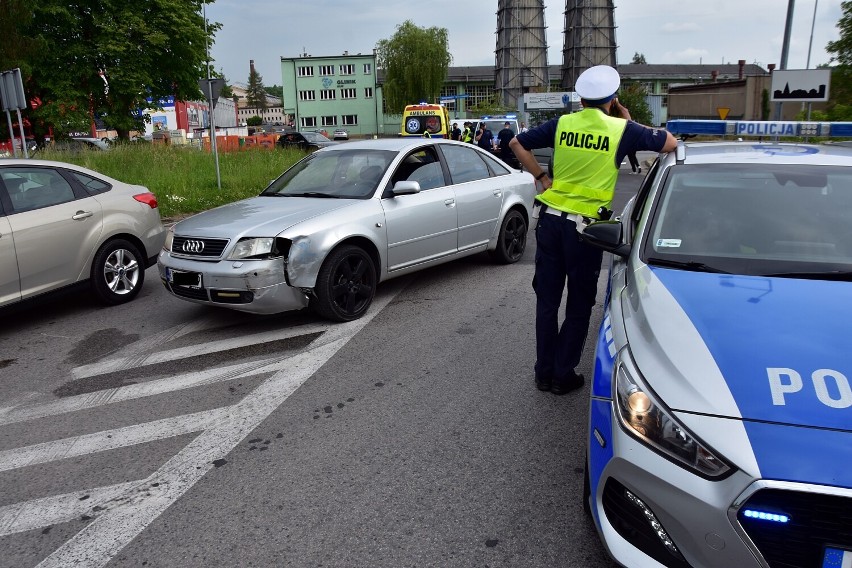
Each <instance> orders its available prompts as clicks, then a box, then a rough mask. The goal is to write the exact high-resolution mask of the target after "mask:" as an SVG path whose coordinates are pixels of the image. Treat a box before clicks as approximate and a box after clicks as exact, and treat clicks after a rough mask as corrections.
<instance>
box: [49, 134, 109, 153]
mask: <svg viewBox="0 0 852 568" xmlns="http://www.w3.org/2000/svg"><path fill="white" fill-rule="evenodd" d="M110 148H111V146H110V143H109V142H107V141H106V140H103V139H101V138H89V137H74V138H67V139H65V140H56V141H55V142H53V144H52V145H50V149H51V150H59V151H68V152H80V151H83V150H94V151H98V152H101V151H106V150H109V149H110Z"/></svg>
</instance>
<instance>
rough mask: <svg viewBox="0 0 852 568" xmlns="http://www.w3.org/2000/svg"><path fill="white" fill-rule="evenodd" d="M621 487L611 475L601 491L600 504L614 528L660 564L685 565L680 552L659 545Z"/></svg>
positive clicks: (683, 567) (686, 567) (684, 567)
mask: <svg viewBox="0 0 852 568" xmlns="http://www.w3.org/2000/svg"><path fill="white" fill-rule="evenodd" d="M625 491H626V488H625V487H624V485H622V484H621V483H619V482H618V481H616V480H615V479H613V478H611V477H610V478H609V479H607V482H606V485H605V486H604V492H603V508H604V512H605V513H606V518H607V520H608V521H609V522H610V524H611V525H612V526H613V528H614V529H615V530H616V532H617V533H618V534H620V535H621V536H622V538H624V539H625V540H626V541H627V542H629V543H630V544H632V545H633V546H635V547H636V548H638V549H639V550H641V551H642V552H644V553H645V554H647V555H648V556H650V557H651V558H653V559H654V560H656V561H657V562H659V563H660V564H662V565H664V566H668V567H669V568H689V564H688V563H687V562H686V560H684V558H683V556H680V555H674V554H673V553H671V552H669V550H668V549H667V548H666V547H665V546H664V545H663V543H662V542H661V541H660V537H659V536H657V533H656V532H655V531H654V529H653V528H652V527H651V524H650V522H649V521H648V518H647V517H645V515H644V513H643V512H642V510H641V509H639V508H638V507H637V506H636V505H635V504H633V502H631V501H630V500H629V499H628V498H627V496H626V493H625ZM663 528H664V529H665V527H663ZM675 545H677V543H675Z"/></svg>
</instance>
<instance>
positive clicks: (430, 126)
mask: <svg viewBox="0 0 852 568" xmlns="http://www.w3.org/2000/svg"><path fill="white" fill-rule="evenodd" d="M451 129H452V123H451V122H450V113H449V112H448V111H447V108H446V107H445V106H444V105H437V104H428V103H425V102H422V103H420V104H416V105H407V106H406V107H405V110H404V111H403V112H402V132H400V134H399V135H400V136H405V137H415V138H449V137H450V130H451ZM427 133H428V135H427Z"/></svg>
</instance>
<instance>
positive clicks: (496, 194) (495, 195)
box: [494, 189, 503, 197]
mask: <svg viewBox="0 0 852 568" xmlns="http://www.w3.org/2000/svg"><path fill="white" fill-rule="evenodd" d="M502 195H503V190H502V189H495V190H494V197H501V196H502Z"/></svg>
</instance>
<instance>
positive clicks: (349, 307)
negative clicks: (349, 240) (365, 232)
mask: <svg viewBox="0 0 852 568" xmlns="http://www.w3.org/2000/svg"><path fill="white" fill-rule="evenodd" d="M377 281H378V278H377V276H376V269H375V265H374V264H373V259H372V258H371V257H370V255H369V254H367V252H366V251H365V250H364V249H362V248H360V247H357V246H354V245H344V246H341V247H339V248H336V249H334V250H333V251H331V254H329V255H328V258H326V259H325V262H324V263H323V265H322V268H321V269H320V272H319V275H318V276H317V286H316V289H315V292H316V296H317V301H316V303H315V305H314V307H315V309H316V311H317V313H319V315H321V316H322V317H324V318H326V319H329V320H332V321H340V322H343V321H352V320H355V319H358V318H360V317H361V316H363V315H364V314H365V313H366V312H367V309H368V308H369V307H370V304H371V303H372V302H373V296H375V294H376V284H377Z"/></svg>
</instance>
